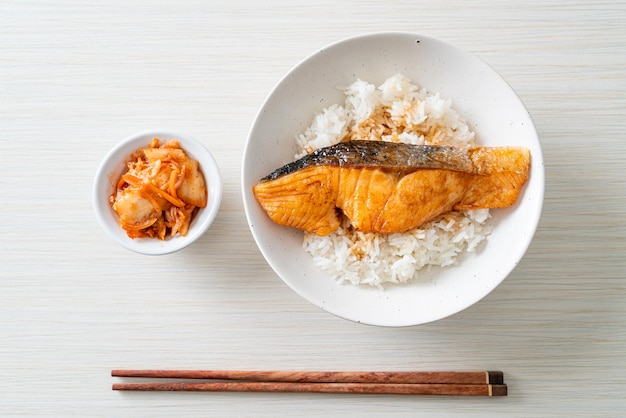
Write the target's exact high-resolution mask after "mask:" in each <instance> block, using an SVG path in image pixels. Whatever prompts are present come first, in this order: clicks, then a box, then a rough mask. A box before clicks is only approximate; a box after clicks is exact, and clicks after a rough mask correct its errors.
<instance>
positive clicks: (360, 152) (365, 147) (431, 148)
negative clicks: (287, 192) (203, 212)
mask: <svg viewBox="0 0 626 418" xmlns="http://www.w3.org/2000/svg"><path fill="white" fill-rule="evenodd" d="M318 165H331V166H338V167H359V168H364V167H377V168H385V169H393V170H403V171H408V172H410V171H414V170H417V169H419V168H441V169H448V170H456V171H465V172H468V173H470V172H472V170H473V164H472V160H471V159H470V158H469V154H468V153H467V151H466V150H465V149H464V148H460V147H450V146H435V145H411V144H404V143H396V142H383V141H346V142H340V143H338V144H336V145H333V146H330V147H326V148H319V149H317V150H315V151H313V152H312V153H310V154H307V155H305V156H304V157H302V158H300V159H299V160H296V161H294V162H292V163H289V164H286V165H284V166H282V167H280V168H279V169H277V170H276V171H274V172H273V173H270V174H268V175H267V176H265V177H263V178H262V179H261V182H263V181H269V180H274V179H277V178H278V177H280V176H284V175H287V174H290V173H293V172H295V171H298V170H302V169H303V168H307V167H311V166H318Z"/></svg>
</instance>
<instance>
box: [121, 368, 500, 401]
mask: <svg viewBox="0 0 626 418" xmlns="http://www.w3.org/2000/svg"><path fill="white" fill-rule="evenodd" d="M111 376H114V377H123V378H151V379H190V380H204V381H201V382H200V381H196V382H180V381H174V382H138V383H114V384H113V390H124V391H193V392H300V393H303V392H309V393H359V394H396V395H448V396H507V386H506V384H505V383H504V375H503V373H502V372H499V371H468V372H452V371H448V372H446V371H443V372H338V371H335V372H323V371H244V370H113V371H112V372H111Z"/></svg>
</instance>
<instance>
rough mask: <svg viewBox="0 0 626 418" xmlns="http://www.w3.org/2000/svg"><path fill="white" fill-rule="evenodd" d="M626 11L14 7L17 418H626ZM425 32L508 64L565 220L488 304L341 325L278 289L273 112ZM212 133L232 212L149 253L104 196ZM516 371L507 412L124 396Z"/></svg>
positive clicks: (0, 62) (3, 391)
mask: <svg viewBox="0 0 626 418" xmlns="http://www.w3.org/2000/svg"><path fill="white" fill-rule="evenodd" d="M625 18H626V3H625V2H624V1H598V2H588V1H581V0H570V1H556V0H541V1H538V0H529V1H525V2H517V3H515V2H500V1H496V0H478V1H476V2H469V3H468V2H461V1H455V0H446V1H440V2H425V1H420V0H417V1H415V0H412V1H390V2H378V1H376V2H374V1H335V0H332V1H331V0H319V1H316V2H302V1H282V0H276V1H275V0H270V1H266V2H258V3H256V2H249V1H241V0H233V1H229V2H216V1H193V0H181V1H176V2H174V1H145V0H140V1H118V0H107V1H102V2H81V1H71V0H61V1H55V2H52V1H15V0H3V1H1V2H0V166H1V167H2V171H1V173H0V195H1V196H2V205H1V206H0V214H1V215H2V221H1V223H0V233H1V234H2V240H0V263H1V264H0V265H1V269H0V364H1V365H2V367H0V415H1V416H3V417H4V416H64V417H67V416H81V417H89V416H116V417H124V416H128V417H136V416H152V417H159V416H167V417H171V416H219V417H227V416H268V417H270V416H271V417H275V416H344V415H355V416H390V415H395V416H411V417H415V416H425V417H449V416H477V417H478V416H480V417H528V416H560V417H573V416H585V417H587V416H594V417H595V416H603V417H604V416H624V415H626V400H625V396H624V393H626V377H625V376H626V360H625V357H624V351H625V350H626V278H625V275H626V257H625V253H626V251H625V250H626V211H625V209H624V208H625V207H626V198H625V196H626V164H625V160H626V138H625V136H624V132H625V129H624V128H625V127H626V30H624V23H623V22H624V20H625ZM377 31H410V32H416V33H420V34H424V35H428V36H433V37H437V38H441V39H443V40H445V41H448V42H451V43H453V44H456V45H458V46H460V47H462V48H464V49H466V50H468V51H471V52H472V53H474V54H476V55H477V56H478V57H480V58H481V59H483V60H485V61H486V62H487V63H488V64H489V65H491V66H492V67H493V68H495V69H496V70H497V71H498V72H500V74H502V76H503V77H504V78H505V79H506V80H507V81H508V82H509V83H510V84H511V86H512V87H513V88H514V89H515V90H516V91H517V93H518V94H519V96H520V97H521V99H522V100H523V101H524V103H525V104H526V106H527V107H528V110H529V112H530V114H531V115H532V117H533V120H534V122H535V124H536V127H537V131H538V133H539V137H540V139H541V142H542V147H543V151H544V158H545V167H546V197H545V204H544V212H543V216H542V219H541V222H540V224H539V228H538V231H537V234H536V237H535V239H534V241H533V242H532V244H531V246H530V248H529V250H528V253H527V255H526V257H525V258H524V259H523V260H522V262H521V263H520V264H519V265H518V267H517V268H516V269H515V270H514V271H513V273H512V274H511V275H510V276H509V278H508V279H507V280H506V281H505V282H504V283H503V284H502V285H501V286H499V287H498V288H497V289H496V290H495V291H494V292H493V293H492V294H490V295H489V296H488V297H486V298H485V299H484V300H482V301H481V302H480V303H478V304H476V305H475V306H473V307H471V308H469V309H467V310H465V311H464V312H461V313H459V314H457V315H455V316H453V317H451V318H448V319H445V320H442V321H439V322H436V323H432V324H428V325H424V326H419V327H409V328H401V329H386V328H378V327H371V326H365V325H361V324H355V323H351V322H349V321H345V320H342V319H339V318H336V317H334V316H332V315H330V314H328V313H326V312H323V311H321V310H320V309H318V308H316V307H315V306H312V305H310V304H309V303H307V302H306V301H305V300H303V299H302V298H300V297H299V296H298V295H296V294H294V293H293V292H292V291H291V290H290V289H289V288H288V287H287V286H286V285H284V284H283V282H282V281H281V280H280V279H279V278H278V277H277V276H276V275H275V274H274V273H273V271H272V270H271V269H270V268H269V266H268V265H267V264H266V262H265V261H264V259H263V258H262V256H261V254H260V252H259V250H258V249H257V247H256V245H255V243H254V241H253V239H252V236H251V234H250V232H249V230H248V227H247V223H246V220H245V215H244V211H243V204H242V199H241V190H240V173H241V171H240V170H241V159H242V154H243V148H244V143H245V140H246V136H247V133H248V130H249V128H250V126H251V124H252V121H253V119H254V116H255V113H256V111H257V110H258V109H259V107H260V106H261V104H262V103H263V101H264V99H265V97H266V96H267V94H268V93H269V91H270V90H271V89H272V87H273V86H274V85H275V84H276V83H277V82H278V81H279V80H280V79H281V77H282V76H283V75H284V74H285V73H286V72H287V71H288V70H289V69H290V68H291V67H292V66H294V65H295V64H297V63H298V62H299V61H300V60H302V59H303V58H304V57H306V56H307V55H309V54H311V53H313V52H315V51H316V50H318V49H320V48H322V47H323V46H325V45H327V44H329V43H331V42H335V41H337V40H339V39H343V38H346V37H349V36H354V35H360V34H364V33H368V32H377ZM160 127H165V128H170V129H178V130H182V131H184V132H186V133H187V134H189V135H192V136H194V137H196V138H198V139H200V140H201V141H202V142H203V143H204V144H205V145H206V146H207V147H208V148H209V149H210V150H211V152H212V153H213V155H214V157H215V158H216V159H217V160H218V162H219V164H220V169H221V172H222V176H223V180H224V197H223V203H222V209H221V211H220V214H219V216H218V218H217V220H216V222H215V224H214V226H213V228H212V229H211V230H210V231H209V232H208V233H207V234H205V235H204V236H203V237H202V238H201V239H200V240H199V241H198V242H196V243H195V244H194V245H192V246H191V247H189V248H187V249H185V250H183V251H181V252H178V253H175V254H172V255H169V256H163V257H146V256H140V255H137V254H134V253H131V252H129V251H127V250H125V249H123V248H121V247H120V246H118V245H117V244H116V243H115V242H113V241H112V240H111V239H110V238H109V237H108V236H106V235H105V233H104V232H103V231H102V229H101V228H100V227H99V225H98V224H97V222H96V218H95V216H94V212H93V209H92V204H91V185H92V181H93V177H94V174H95V170H96V168H97V166H98V164H99V162H100V160H101V159H102V157H103V156H104V155H105V154H106V153H107V152H108V150H109V149H110V148H111V147H113V146H114V145H115V144H116V143H117V142H118V141H119V140H121V139H122V138H124V137H126V136H128V135H130V134H132V133H135V132H137V131H141V130H144V129H152V128H160ZM156 368H172V369H240V370H338V371H341V370H351V371H359V370H361V371H375V370H395V371H403V370H502V371H503V372H504V373H505V375H506V380H507V385H508V396H506V397H498V398H497V399H492V398H486V397H477V398H462V399H460V398H455V397H452V398H448V397H443V398H442V397H428V396H426V397H406V396H393V395H389V396H376V395H366V394H351V395H348V396H346V395H341V394H304V393H302V394H288V395H287V394H282V393H234V392H233V393H198V392H194V393H187V392H177V393H162V392H133V393H128V392H118V391H112V390H111V384H112V383H116V382H117V380H116V378H113V377H111V375H110V371H111V370H113V369H156Z"/></svg>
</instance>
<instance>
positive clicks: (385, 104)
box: [296, 74, 491, 288]
mask: <svg viewBox="0 0 626 418" xmlns="http://www.w3.org/2000/svg"><path fill="white" fill-rule="evenodd" d="M341 90H342V91H343V92H344V93H345V102H344V104H343V105H339V104H335V105H332V106H330V107H328V108H326V109H324V110H323V111H322V112H321V113H319V114H318V115H316V116H315V118H314V120H313V123H312V124H311V126H309V127H308V128H307V129H306V130H305V132H304V133H303V134H301V135H298V136H297V137H296V140H297V142H298V145H299V147H300V150H301V152H299V153H298V154H297V155H296V157H297V158H299V157H301V156H303V155H305V154H307V153H310V152H312V151H314V150H315V149H318V148H322V147H327V146H330V145H334V144H336V143H338V142H340V141H341V140H342V139H361V140H364V139H369V140H378V141H380V140H382V141H394V142H406V143H411V144H417V145H421V144H427V145H458V146H463V145H473V144H474V133H473V132H472V131H471V130H470V129H469V127H468V125H467V123H466V122H465V121H463V120H462V119H461V118H460V117H459V115H458V114H457V112H456V111H455V110H454V109H452V107H451V102H450V100H446V99H442V98H441V97H439V95H438V94H430V93H429V92H428V91H426V90H425V89H423V88H422V89H420V88H419V87H418V86H417V85H415V84H414V83H413V82H412V81H411V80H409V79H408V78H406V77H405V76H403V75H402V74H396V75H394V76H392V77H390V78H388V79H387V80H386V81H385V82H384V83H383V84H382V85H380V86H379V87H376V86H374V85H373V84H371V83H368V82H366V81H363V80H357V81H356V82H354V83H353V84H351V85H349V86H347V87H345V88H341ZM489 218H490V214H489V210H488V209H482V210H475V211H465V212H452V213H449V214H447V215H444V216H442V217H441V218H440V219H436V220H435V221H433V222H429V223H427V224H425V225H422V226H421V227H419V228H417V229H414V230H412V231H408V232H405V233H399V234H392V235H383V234H375V233H363V232H359V231H356V230H354V229H353V228H351V227H350V224H349V222H348V221H347V220H345V221H344V223H343V225H342V226H341V227H340V228H339V229H338V230H337V231H335V232H333V233H331V234H330V235H328V236H325V237H320V236H317V235H315V234H311V233H305V234H304V243H303V246H304V248H305V250H306V251H307V252H308V253H310V254H311V256H312V257H313V258H314V260H315V264H316V265H317V266H319V267H320V268H321V269H322V270H323V271H324V272H326V273H327V274H329V275H331V276H333V277H334V278H336V279H337V280H338V281H339V282H340V283H351V284H354V285H370V286H376V287H378V288H383V287H384V285H385V284H391V283H395V284H402V283H408V282H411V281H415V280H417V279H418V278H419V272H420V270H422V269H429V268H431V267H432V266H440V267H446V266H451V265H455V264H457V263H458V262H459V258H460V256H461V255H463V254H465V253H472V252H474V251H475V250H476V248H477V247H478V245H479V244H480V243H481V242H482V241H483V240H485V239H486V238H487V236H488V235H489V233H490V232H491V226H490V225H489V222H488V220H489Z"/></svg>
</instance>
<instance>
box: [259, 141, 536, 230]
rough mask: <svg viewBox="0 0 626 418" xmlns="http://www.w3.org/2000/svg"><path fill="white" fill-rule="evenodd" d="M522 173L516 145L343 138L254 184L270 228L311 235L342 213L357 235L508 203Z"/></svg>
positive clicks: (525, 169) (523, 162)
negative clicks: (408, 142) (273, 226)
mask: <svg viewBox="0 0 626 418" xmlns="http://www.w3.org/2000/svg"><path fill="white" fill-rule="evenodd" d="M529 171H530V151H529V150H528V149H527V148H522V147H450V146H433V145H410V144H403V143H392V142H382V141H347V142H341V143H339V144H336V145H333V146H330V147H326V148H320V149H318V150H316V151H314V152H312V153H311V154H308V155H306V156H304V157H302V158H301V159H299V160H297V161H294V162H292V163H289V164H286V165H285V166H283V167H280V168H279V169H277V170H276V171H274V172H272V173H271V174H269V175H267V176H265V177H264V178H262V179H261V180H260V181H259V183H258V184H257V185H255V186H254V189H253V191H254V195H255V197H256V199H257V201H258V202H259V204H260V205H261V207H262V208H263V210H265V212H266V213H267V214H268V216H269V217H270V218H271V219H272V220H273V221H274V222H275V223H277V224H280V225H285V226H289V227H293V228H298V229H301V230H304V231H308V232H312V233H315V234H317V235H328V234H329V233H331V232H333V231H335V230H336V229H337V228H338V227H339V225H340V223H341V220H340V216H341V213H343V214H344V215H345V216H346V217H347V218H348V219H349V221H350V224H351V225H352V226H353V227H354V228H356V229H358V230H360V231H363V232H376V233H383V234H392V233H397V232H405V231H408V230H410V229H414V228H417V227H419V226H420V225H422V224H424V223H426V222H429V221H431V220H434V219H435V218H437V217H439V216H440V215H443V214H445V213H447V212H450V211H453V210H469V209H484V208H490V209H491V208H502V207H507V206H511V205H513V204H514V203H515V202H516V201H517V198H518V196H519V193H520V191H521V189H522V187H523V185H524V184H525V183H526V181H527V180H528V175H529Z"/></svg>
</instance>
